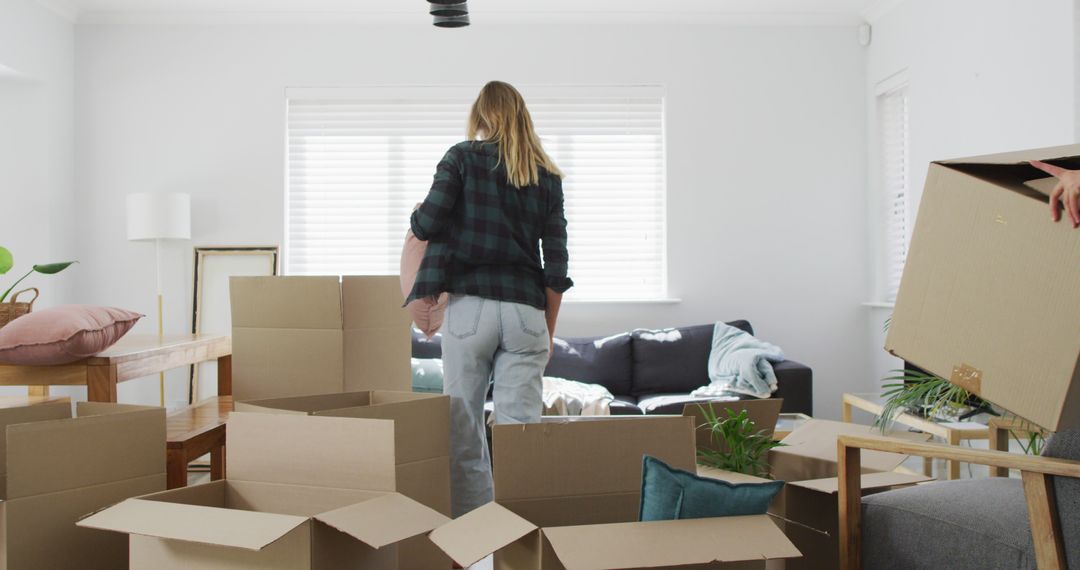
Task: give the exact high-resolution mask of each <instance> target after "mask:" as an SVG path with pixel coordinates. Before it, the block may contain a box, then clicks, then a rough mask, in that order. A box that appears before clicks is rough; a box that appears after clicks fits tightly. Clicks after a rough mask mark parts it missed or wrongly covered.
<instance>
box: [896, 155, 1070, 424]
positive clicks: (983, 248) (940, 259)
mask: <svg viewBox="0 0 1080 570" xmlns="http://www.w3.org/2000/svg"><path fill="white" fill-rule="evenodd" d="M1031 159H1040V160H1044V161H1046V162H1050V163H1053V164H1056V165H1058V166H1063V167H1066V168H1080V145H1078V146H1068V147H1056V148H1047V149H1039V150H1031V151H1022V152H1015V153H1008V154H999V155H992V156H982V157H976V158H966V159H959V160H948V161H942V162H935V163H933V164H931V165H930V171H929V173H928V175H927V178H926V187H925V189H924V190H923V195H922V202H921V205H920V206H919V215H918V218H917V219H916V221H915V230H914V234H913V235H912V238H911V248H910V249H909V250H908V255H907V264H906V266H905V268H904V275H903V278H902V280H901V284H900V292H899V294H898V295H897V298H896V308H895V310H894V312H893V316H892V322H891V324H890V326H889V334H888V339H887V340H886V343H885V348H886V349H887V350H888V351H889V352H891V353H893V354H894V355H896V356H899V357H901V358H904V359H905V360H907V361H909V362H912V363H914V364H916V365H918V366H919V367H921V368H924V369H926V370H928V371H930V372H932V373H934V374H936V375H938V376H941V377H943V378H947V379H950V380H951V381H952V382H953V383H955V384H957V385H959V386H961V387H963V388H966V389H968V390H970V391H971V392H974V393H975V394H978V395H979V396H981V397H983V398H985V399H986V400H989V401H990V402H993V403H994V404H997V405H999V406H1002V407H1004V408H1006V409H1008V410H1009V411H1011V412H1013V413H1015V414H1018V415H1020V416H1022V417H1024V418H1027V419H1028V420H1030V421H1032V422H1034V423H1036V424H1038V425H1040V426H1042V427H1044V428H1047V429H1049V430H1052V431H1057V430H1061V429H1065V428H1068V427H1071V426H1075V425H1078V424H1080V366H1078V362H1080V325H1078V323H1080V302H1078V301H1077V291H1080V231H1076V230H1074V229H1073V228H1072V224H1071V223H1069V221H1068V216H1065V217H1064V220H1063V221H1062V222H1059V223H1052V222H1051V221H1050V210H1049V207H1048V205H1047V204H1048V198H1047V196H1048V194H1049V192H1050V191H1051V190H1052V189H1053V187H1054V184H1055V179H1053V178H1049V177H1047V175H1046V174H1045V173H1044V172H1042V171H1041V170H1038V169H1036V168H1034V167H1032V166H1030V165H1029V164H1028V163H1027V161H1028V160H1031Z"/></svg>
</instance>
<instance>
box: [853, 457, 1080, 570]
mask: <svg viewBox="0 0 1080 570" xmlns="http://www.w3.org/2000/svg"><path fill="white" fill-rule="evenodd" d="M863 449H867V450H877V451H889V452H893V453H901V454H904V455H915V456H918V457H927V458H941V459H950V460H954V461H962V462H964V463H974V464H977V465H987V466H990V467H997V468H1001V469H1018V470H1019V471H1020V475H1021V478H1022V479H1023V484H1024V496H1025V498H1026V500H1027V507H1028V519H1029V520H1030V522H1031V534H1032V539H1033V542H1034V544H1035V560H1036V562H1037V564H1038V566H1039V570H1064V569H1065V549H1064V542H1063V539H1062V536H1061V527H1060V525H1059V523H1058V515H1057V503H1056V502H1055V500H1054V487H1053V481H1052V480H1051V479H1050V477H1049V476H1051V475H1056V476H1061V477H1077V478H1080V461H1069V460H1065V459H1055V458H1051V457H1041V456H1033V455H1018V454H1015V453H1007V452H1004V451H996V450H983V449H971V448H966V447H957V446H953V445H941V444H935V443H920V442H911V441H905V440H899V439H891V438H887V437H875V436H850V435H845V436H840V438H839V439H838V440H837V453H838V455H837V458H838V461H839V475H840V482H839V487H840V489H839V490H840V492H839V509H840V567H841V568H842V569H843V570H859V569H860V568H861V567H862V492H861V484H860V480H861V465H860V454H861V452H862V450H863Z"/></svg>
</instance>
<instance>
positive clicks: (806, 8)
mask: <svg viewBox="0 0 1080 570" xmlns="http://www.w3.org/2000/svg"><path fill="white" fill-rule="evenodd" d="M895 1H896V0H892V1H890V0H469V9H470V12H471V13H472V14H473V15H474V16H473V17H474V19H476V18H477V17H478V16H483V15H492V16H500V17H528V16H541V17H554V16H568V17H610V16H612V15H615V16H633V15H640V16H650V15H651V16H660V17H671V16H676V17H678V16H684V17H685V16H712V17H720V18H749V19H758V20H761V19H787V20H793V19H805V20H808V21H820V22H825V23H827V22H836V23H843V22H856V21H859V20H861V19H862V18H864V17H866V16H867V14H868V12H872V11H874V10H875V9H876V8H875V7H876V6H877V5H881V4H885V3H895ZM39 2H41V3H42V4H45V5H47V6H49V7H50V8H52V9H54V10H56V11H58V12H61V13H64V14H65V15H67V16H69V17H71V18H72V19H80V18H82V17H84V16H87V15H93V16H98V17H100V16H103V15H117V16H131V15H195V14H199V15H213V14H228V15H232V16H236V15H245V14H252V15H256V14H275V15H282V14H326V15H334V14H343V15H345V14H347V15H353V16H363V15H373V16H388V15H395V16H396V15H407V14H418V13H419V14H422V13H424V12H425V11H426V9H427V3H426V2H425V1H424V0H39Z"/></svg>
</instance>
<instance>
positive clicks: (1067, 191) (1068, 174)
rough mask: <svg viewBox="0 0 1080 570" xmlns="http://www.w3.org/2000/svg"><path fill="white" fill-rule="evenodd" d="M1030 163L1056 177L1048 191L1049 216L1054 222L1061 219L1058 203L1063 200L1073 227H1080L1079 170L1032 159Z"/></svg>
mask: <svg viewBox="0 0 1080 570" xmlns="http://www.w3.org/2000/svg"><path fill="white" fill-rule="evenodd" d="M1031 165H1032V166H1034V167H1035V168H1038V169H1039V170H1041V171H1043V172H1045V173H1047V174H1049V175H1051V176H1053V177H1055V178H1057V179H1058V183H1057V186H1054V191H1053V192H1051V193H1050V216H1051V217H1052V218H1053V219H1054V221H1055V222H1056V221H1059V220H1061V210H1060V208H1059V206H1058V203H1059V202H1063V203H1064V204H1065V214H1066V215H1068V216H1069V220H1070V221H1072V225H1073V227H1074V228H1076V227H1080V170H1066V169H1064V168H1061V167H1060V166H1054V165H1053V164H1047V163H1045V162H1041V161H1038V160H1032V161H1031Z"/></svg>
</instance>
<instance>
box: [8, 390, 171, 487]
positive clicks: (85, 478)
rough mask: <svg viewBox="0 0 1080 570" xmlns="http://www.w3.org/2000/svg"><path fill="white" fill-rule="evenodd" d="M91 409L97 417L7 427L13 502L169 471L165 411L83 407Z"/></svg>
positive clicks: (117, 406)
mask: <svg viewBox="0 0 1080 570" xmlns="http://www.w3.org/2000/svg"><path fill="white" fill-rule="evenodd" d="M61 405H62V406H68V404H61ZM34 407H38V406H34ZM40 407H45V406H40ZM90 408H93V409H94V410H97V413H98V415H90V416H86V417H79V418H71V419H61V420H53V421H37V422H31V423H21V424H14V425H9V426H7V469H8V472H7V498H8V499H14V498H18V497H29V496H32V495H40V494H43V493H49V492H55V491H63V490H68V489H75V488H78V487H86V486H91V485H101V484H104V483H112V482H115V481H123V480H129V479H137V478H140V477H146V476H149V475H155V474H162V473H164V471H165V468H164V467H165V447H164V445H162V442H163V441H165V410H164V409H162V408H151V407H145V406H125V405H114V404H98V405H97V406H91V407H85V406H80V408H79V409H80V411H83V410H89V409H90ZM109 408H112V409H113V410H114V413H108V410H109ZM73 466H77V468H73Z"/></svg>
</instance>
